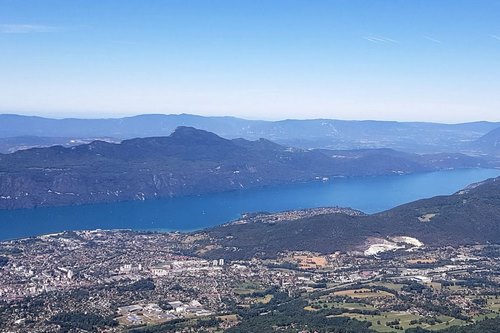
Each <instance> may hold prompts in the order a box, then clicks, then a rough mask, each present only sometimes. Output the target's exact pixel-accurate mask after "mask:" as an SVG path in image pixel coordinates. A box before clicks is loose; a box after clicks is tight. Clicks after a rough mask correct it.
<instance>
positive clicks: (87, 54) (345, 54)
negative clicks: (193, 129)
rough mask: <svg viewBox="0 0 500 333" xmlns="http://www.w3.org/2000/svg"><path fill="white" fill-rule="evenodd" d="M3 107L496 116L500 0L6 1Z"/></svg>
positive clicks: (96, 113)
mask: <svg viewBox="0 0 500 333" xmlns="http://www.w3.org/2000/svg"><path fill="white" fill-rule="evenodd" d="M0 113H20V114H30V115H41V116H50V117H57V118H62V117H86V118H90V117H92V118H95V117H119V116H125V115H133V114H142V113H193V114H200V115H231V116H237V117H242V118H247V119H268V120H273V119H286V118H298V119H304V118H333V119H377V120H399V121H436V122H447V123H457V122H466V121H477V120H489V121H500V1H498V0H439V1H438V0H411V1H410V0H390V1H389V0H365V1H361V0H330V1H326V0H228V1H223V0H200V1H196V0H161V1H160V0H127V1H125V0H99V1H88V0H86V1H83V0H72V1H68V0H0Z"/></svg>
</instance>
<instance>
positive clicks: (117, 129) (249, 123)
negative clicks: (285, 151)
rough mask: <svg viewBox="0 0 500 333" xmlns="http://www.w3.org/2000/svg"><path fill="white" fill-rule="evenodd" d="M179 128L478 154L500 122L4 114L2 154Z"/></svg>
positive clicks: (317, 144)
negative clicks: (479, 142) (266, 119)
mask: <svg viewBox="0 0 500 333" xmlns="http://www.w3.org/2000/svg"><path fill="white" fill-rule="evenodd" d="M178 126H189V127H196V128H199V129H203V130H206V131H210V132H214V133H216V134H218V135H220V136H222V137H225V138H232V139H234V138H244V139H247V140H257V139H259V138H265V139H268V140H271V141H273V142H276V143H279V144H282V145H286V146H294V147H301V148H328V149H364V148H369V149H371V148H392V149H396V150H401V151H405V152H415V153H436V152H462V153H471V154H478V153H481V152H482V149H481V148H482V145H480V144H475V141H476V140H478V139H480V138H481V137H482V136H484V135H486V134H487V133H488V132H490V131H492V130H494V129H497V128H499V127H500V123H494V122H472V123H464V124H439V123H425V122H394V121H369V120H367V121H348V120H333V119H311V120H293V119H289V120H281V121H263V120H245V119H240V118H234V117H203V116H197V115H189V114H179V115H160V114H150V115H139V116H134V117H125V118H116V119H73V118H68V119H49V118H42V117H32V116H21V115H14V114H2V115H0V152H3V153H7V152H12V151H15V150H17V149H23V148H27V147H37V146H38V147H39V146H49V145H51V144H52V143H54V142H55V143H56V144H60V145H65V146H73V145H75V144H78V143H81V142H82V141H83V142H89V141H91V140H93V139H101V140H102V139H104V138H107V139H106V141H113V142H118V141H121V140H124V139H131V138H136V137H156V136H167V135H170V134H171V133H172V132H173V131H174V130H175V128H177V127H178ZM19 137H21V138H19ZM26 137H30V140H26ZM36 138H40V139H39V140H36ZM108 139H109V140H108ZM27 141H28V144H26V142H27ZM488 153H490V152H488Z"/></svg>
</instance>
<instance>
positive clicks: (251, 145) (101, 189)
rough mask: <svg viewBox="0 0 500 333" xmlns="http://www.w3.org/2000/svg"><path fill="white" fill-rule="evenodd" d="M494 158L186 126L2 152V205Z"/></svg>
mask: <svg viewBox="0 0 500 333" xmlns="http://www.w3.org/2000/svg"><path fill="white" fill-rule="evenodd" d="M492 163H496V162H494V161H489V160H486V159H484V158H482V157H471V156H467V155H462V154H447V153H441V154H426V155H419V154H411V153H403V152H398V151H394V150H391V149H363V150H349V151H341V150H335V151H334V150H325V149H317V150H310V149H300V148H290V147H286V146H282V145H279V144H276V143H273V142H271V141H269V140H265V139H259V140H255V141H249V140H245V139H224V138H222V137H220V136H218V135H216V134H214V133H211V132H207V131H204V130H199V129H195V128H192V127H179V128H177V129H176V130H175V131H174V132H173V133H172V134H171V135H170V136H167V137H151V138H136V139H129V140H124V141H122V142H121V143H110V142H104V141H94V142H92V143H89V144H83V145H78V146H73V147H62V146H52V147H47V148H32V149H27V150H20V151H17V152H15V153H11V154H0V208H30V207H37V206H54V205H73V204H84V203H98V202H113V201H126V200H146V199H152V198H160V197H174V196H184V195H197V194H203V193H209V192H221V191H229V190H238V189H245V188H252V187H262V186H267V185H276V184H286V183H292V182H306V181H314V180H321V179H326V178H328V177H349V176H375V175H386V174H407V173H412V172H424V171H433V170H440V169H453V168H470V167H491V166H493V165H496V164H492Z"/></svg>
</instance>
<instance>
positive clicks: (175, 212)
mask: <svg viewBox="0 0 500 333" xmlns="http://www.w3.org/2000/svg"><path fill="white" fill-rule="evenodd" d="M496 176H500V170H496V169H462V170H448V171H437V172H429V173H417V174H411V175H390V176H377V177H353V178H334V179H331V180H330V181H327V182H312V183H298V184H291V185H283V186H273V187H265V188H259V189H251V190H241V191H233V192H224V193H214V194H206V195H199V196H189V197H180V198H170V199H157V200H150V201H132V202H120V203H108V204H93V205H82V206H66V207H46V208H35V209H18V210H1V211H0V239H1V240H5V239H12V238H21V237H26V236H33V235H40V234H47V233H53V232H58V231H63V230H81V229H99V228H101V229H122V228H123V229H134V230H158V231H171V230H180V231H188V230H195V229H201V228H205V227H210V226H214V225H218V224H222V223H225V222H228V221H230V220H233V219H236V218H238V217H239V216H240V215H241V214H242V213H245V212H259V211H268V212H276V211H281V210H292V209H301V208H312V207H325V206H342V207H352V208H355V209H359V210H362V211H364V212H366V213H374V212H379V211H382V210H386V209H389V208H392V207H394V206H397V205H400V204H403V203H406V202H410V201H413V200H417V199H421V198H427V197H431V196H435V195H441V194H451V193H454V192H456V191H458V190H459V189H461V188H463V187H465V186H467V185H468V184H470V183H473V182H478V181H481V180H484V179H487V178H491V177H496Z"/></svg>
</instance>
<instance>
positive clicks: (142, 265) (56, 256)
mask: <svg viewBox="0 0 500 333" xmlns="http://www.w3.org/2000/svg"><path fill="white" fill-rule="evenodd" d="M289 215H290V213H287V215H286V216H287V218H290V216H289ZM270 218H271V220H276V219H279V216H278V217H276V216H275V217H270ZM249 219H251V217H249V216H247V217H246V221H247V222H248V220H249ZM243 220H244V219H243ZM239 223H243V222H241V220H240V222H239ZM198 237H199V236H198V235H197V234H189V233H186V234H184V233H178V232H173V233H155V232H135V231H127V230H114V231H113V230H111V231H106V230H89V231H75V232H63V233H58V234H52V235H43V236H38V237H31V238H26V239H20V240H11V241H4V242H2V243H0V310H1V311H0V330H1V331H2V332H27V331H29V332H48V331H71V329H80V330H81V331H91V332H93V331H101V332H121V331H127V330H130V331H134V330H135V331H137V332H140V330H141V329H142V328H148V327H155V326H156V325H165V324H169V323H176V325H180V326H179V327H190V329H191V331H197V329H199V330H200V331H204V330H206V329H207V327H211V329H212V331H214V332H217V331H220V332H222V331H224V330H230V329H231V328H235V327H238V325H240V324H241V322H242V321H244V318H243V317H242V315H241V313H242V311H247V310H248V311H250V310H251V309H253V308H255V307H256V305H259V306H261V307H263V308H265V305H266V304H268V303H269V304H271V303H272V302H273V300H274V301H277V299H278V296H280V297H286V298H287V299H301V300H302V301H304V302H306V303H305V306H303V309H301V310H305V311H308V312H310V313H312V314H315V315H323V313H327V314H329V315H332V313H333V314H334V315H335V316H337V317H347V318H351V319H357V320H359V321H363V322H369V323H370V327H371V328H372V329H374V330H375V331H380V332H391V331H398V330H401V329H407V328H411V327H417V326H421V327H424V328H427V329H430V328H431V329H433V330H437V329H439V328H445V327H448V326H453V325H465V324H466V323H470V322H474V321H477V320H480V319H484V318H492V317H495V316H498V315H499V314H500V300H499V299H498V295H499V293H500V277H499V276H498V271H499V267H498V265H499V264H498V258H499V257H500V247H498V246H494V245H471V246H462V247H458V248H452V247H444V248H428V247H425V246H423V245H422V244H415V242H413V244H410V243H411V242H406V243H405V242H401V240H394V239H393V240H392V242H394V243H395V244H398V245H399V246H396V247H388V248H386V249H384V251H372V252H370V251H365V252H345V253H342V252H336V253H330V254H319V253H313V252H309V251H294V252H290V251H285V252H283V253H280V255H279V256H277V257H276V258H266V259H264V258H258V257H254V258H251V259H249V260H227V259H226V258H223V257H221V258H205V257H204V256H203V253H199V254H198V255H193V251H192V248H193V246H195V245H194V244H196V242H197V241H198ZM283 295H284V296H283ZM183 325H184V326H183ZM135 331H134V332H135ZM179 331H182V329H180V330H179Z"/></svg>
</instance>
